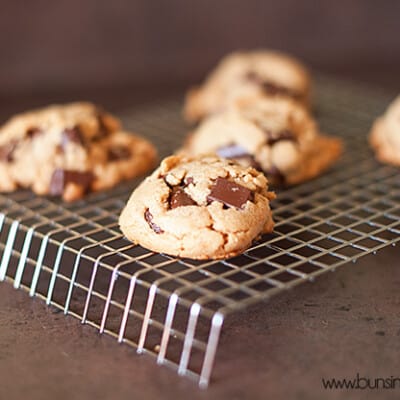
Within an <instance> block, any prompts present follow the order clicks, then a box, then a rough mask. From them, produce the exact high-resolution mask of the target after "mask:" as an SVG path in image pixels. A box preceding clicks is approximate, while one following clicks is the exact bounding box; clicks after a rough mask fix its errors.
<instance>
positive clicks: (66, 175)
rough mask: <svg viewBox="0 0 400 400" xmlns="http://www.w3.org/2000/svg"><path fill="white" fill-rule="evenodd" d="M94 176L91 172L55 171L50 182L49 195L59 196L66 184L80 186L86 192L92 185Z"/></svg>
mask: <svg viewBox="0 0 400 400" xmlns="http://www.w3.org/2000/svg"><path fill="white" fill-rule="evenodd" d="M93 179H94V176H93V174H92V172H82V171H74V170H68V169H56V170H55V171H54V172H53V175H52V177H51V181H50V194H51V195H52V196H60V195H62V194H63V192H64V188H65V186H66V185H67V184H68V183H75V184H76V185H79V186H82V187H83V189H84V190H85V191H87V190H88V189H89V187H90V184H91V183H92V181H93Z"/></svg>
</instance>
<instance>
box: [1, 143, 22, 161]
mask: <svg viewBox="0 0 400 400" xmlns="http://www.w3.org/2000/svg"><path fill="white" fill-rule="evenodd" d="M17 144H18V142H17V141H16V140H12V141H10V142H9V143H7V144H4V145H2V146H0V161H2V162H8V163H10V162H13V161H14V150H15V149H16V147H17Z"/></svg>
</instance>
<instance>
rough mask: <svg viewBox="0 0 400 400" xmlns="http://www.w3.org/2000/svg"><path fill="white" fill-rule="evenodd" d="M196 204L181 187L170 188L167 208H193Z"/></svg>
mask: <svg viewBox="0 0 400 400" xmlns="http://www.w3.org/2000/svg"><path fill="white" fill-rule="evenodd" d="M194 205H196V202H195V201H194V200H193V199H192V198H191V197H190V196H189V195H188V194H187V193H186V192H185V191H184V190H183V188H181V187H179V186H178V187H174V188H172V192H171V195H170V197H169V207H170V208H171V209H174V208H177V207H183V206H194Z"/></svg>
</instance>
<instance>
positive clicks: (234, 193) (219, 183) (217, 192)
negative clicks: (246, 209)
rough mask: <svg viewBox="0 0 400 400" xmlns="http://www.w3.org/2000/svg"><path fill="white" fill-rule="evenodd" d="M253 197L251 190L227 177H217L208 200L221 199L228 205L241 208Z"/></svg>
mask: <svg viewBox="0 0 400 400" xmlns="http://www.w3.org/2000/svg"><path fill="white" fill-rule="evenodd" d="M251 198H252V192H251V190H249V189H247V188H246V187H244V186H241V185H238V184H237V183H235V182H231V181H228V179H225V178H217V180H216V181H215V183H214V186H213V187H212V188H211V192H210V194H209V195H208V196H207V201H208V202H210V203H211V202H212V201H220V202H222V203H224V204H225V205H226V206H228V207H235V208H237V209H240V208H242V207H243V205H244V204H246V202H247V201H248V200H250V199H251Z"/></svg>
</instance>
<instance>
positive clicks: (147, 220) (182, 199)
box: [119, 156, 274, 259]
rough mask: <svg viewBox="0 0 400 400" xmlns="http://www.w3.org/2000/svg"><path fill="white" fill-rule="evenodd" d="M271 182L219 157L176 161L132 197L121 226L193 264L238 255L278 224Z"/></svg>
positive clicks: (132, 235)
mask: <svg viewBox="0 0 400 400" xmlns="http://www.w3.org/2000/svg"><path fill="white" fill-rule="evenodd" d="M273 198H274V194H273V193H272V192H268V185H267V179H266V178H265V176H264V175H263V174H262V173H260V172H258V171H256V170H255V169H253V168H245V167H243V166H241V165H239V164H237V163H234V162H231V161H228V160H224V159H221V158H219V157H215V156H212V157H200V158H186V157H181V156H171V157H168V158H166V159H164V160H163V161H162V163H161V165H160V167H159V168H158V169H157V170H156V171H154V173H153V174H152V175H151V176H149V177H148V178H146V179H145V180H144V181H143V182H142V183H141V184H140V185H139V187H138V188H137V189H136V190H135V191H134V192H133V193H132V195H131V197H130V199H129V201H128V203H127V205H126V207H125V209H124V210H123V212H122V214H121V216H120V219H119V223H120V227H121V230H122V232H123V233H124V234H125V236H126V237H127V238H128V239H130V240H131V241H133V242H134V243H138V244H140V245H141V246H143V247H146V248H148V249H150V250H153V251H156V252H161V253H166V254H171V255H174V256H179V257H188V258H193V259H220V258H227V257H231V256H234V255H236V254H239V253H241V252H243V251H244V250H246V249H247V248H248V247H249V246H250V245H251V243H252V241H253V240H254V239H255V238H257V237H258V236H259V235H261V234H263V233H268V232H271V231H272V229H273V225H274V223H273V220H272V215H271V210H270V207H269V201H270V200H271V199H273Z"/></svg>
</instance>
